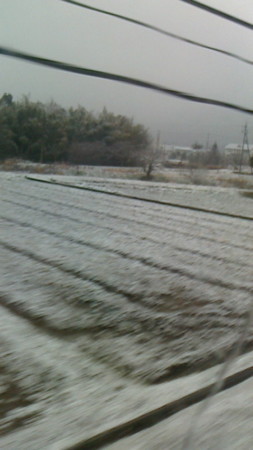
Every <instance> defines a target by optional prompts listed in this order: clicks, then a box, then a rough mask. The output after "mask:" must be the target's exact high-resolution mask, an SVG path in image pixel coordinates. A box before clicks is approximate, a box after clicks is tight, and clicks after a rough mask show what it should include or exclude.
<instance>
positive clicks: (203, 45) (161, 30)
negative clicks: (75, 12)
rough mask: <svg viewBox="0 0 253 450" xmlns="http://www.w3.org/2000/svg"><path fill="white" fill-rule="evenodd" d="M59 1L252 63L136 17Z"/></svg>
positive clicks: (71, 0)
mask: <svg viewBox="0 0 253 450" xmlns="http://www.w3.org/2000/svg"><path fill="white" fill-rule="evenodd" d="M60 1H62V2H65V3H69V4H71V5H74V6H79V7H81V8H84V9H88V10H90V11H94V12H97V13H101V14H106V15H107V16H111V17H115V18H116V19H121V20H125V21H126V22H130V23H133V24H135V25H139V26H142V27H144V28H147V29H149V30H152V31H155V32H157V33H160V34H163V35H165V36H168V37H171V38H172V39H176V40H178V41H181V42H185V43H187V44H190V45H194V46H196V47H200V48H204V49H205V50H210V51H213V52H216V53H221V54H222V55H225V56H229V57H231V58H234V59H237V60H239V61H241V62H244V63H246V64H250V65H253V61H252V60H249V59H247V58H244V57H243V56H240V55H237V54H236V53H233V52H229V51H227V50H222V49H220V48H217V47H213V46H210V45H205V44H201V43H200V42H197V41H193V40H192V39H188V38H185V37H183V36H180V35H178V34H175V33H171V32H170V31H166V30H163V29H162V28H159V27H156V26H154V25H151V24H148V23H145V22H142V21H140V20H137V19H132V18H130V17H127V16H123V15H121V14H116V13H113V12H110V11H106V10H104V9H100V8H95V7H93V6H90V5H86V4H84V3H80V2H77V1H75V0H60Z"/></svg>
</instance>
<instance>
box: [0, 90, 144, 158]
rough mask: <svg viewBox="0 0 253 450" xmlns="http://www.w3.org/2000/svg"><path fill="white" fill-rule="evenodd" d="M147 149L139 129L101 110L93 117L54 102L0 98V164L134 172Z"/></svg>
mask: <svg viewBox="0 0 253 450" xmlns="http://www.w3.org/2000/svg"><path fill="white" fill-rule="evenodd" d="M149 144H150V137H149V134H148V131H147V130H146V129H145V127H144V126H143V125H140V124H135V123H134V121H133V120H132V119H130V118H128V117H125V116H123V115H116V114H113V113H111V112H109V111H107V109H106V108H104V109H103V111H102V112H101V113H100V114H94V113H93V112H90V111H87V110H86V109H85V108H84V107H82V106H78V107H77V108H68V109H65V108H63V107H61V106H59V105H58V104H56V103H55V102H53V101H51V102H50V103H47V104H44V103H41V102H32V101H30V100H29V98H28V97H23V98H22V99H21V100H19V101H14V100H13V97H12V95H11V94H7V93H6V94H4V95H3V96H2V97H1V98H0V160H5V159H8V158H21V159H24V160H29V161H34V162H40V163H52V162H56V161H64V162H68V163H73V164H91V165H119V166H135V165H139V164H140V163H141V161H142V159H143V153H144V152H145V150H146V148H148V146H149Z"/></svg>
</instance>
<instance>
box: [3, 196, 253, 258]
mask: <svg viewBox="0 0 253 450" xmlns="http://www.w3.org/2000/svg"><path fill="white" fill-rule="evenodd" d="M2 201H4V202H8V203H14V204H16V205H17V203H15V202H13V201H10V200H2ZM18 205H19V206H23V207H24V208H27V209H31V210H34V211H40V212H42V213H46V214H49V215H54V214H55V213H51V212H48V211H47V210H43V209H41V208H38V207H34V206H29V205H25V204H21V203H18ZM65 206H66V205H65ZM77 209H81V208H77ZM82 209H83V208H82ZM86 211H88V212H91V213H93V214H94V213H95V214H96V215H102V216H103V217H105V218H108V217H110V218H113V219H117V220H120V221H126V222H127V223H130V224H131V225H133V224H138V225H142V226H145V227H149V228H151V229H157V230H162V231H169V232H175V233H176V234H177V235H178V234H179V235H182V236H187V237H188V238H189V237H193V238H196V233H195V234H194V233H192V232H189V231H183V230H181V229H180V228H179V227H171V226H168V225H167V226H163V225H160V224H157V223H153V224H152V223H147V222H146V221H142V220H137V219H134V218H129V217H128V218H127V217H126V218H125V217H124V218H122V217H120V216H118V215H114V214H112V213H106V212H104V213H101V212H99V211H94V210H92V209H88V210H87V209H86ZM56 214H58V213H56ZM56 217H57V216H56ZM59 217H60V218H66V217H68V216H65V215H61V216H59ZM71 220H72V221H73V218H71ZM79 223H84V224H85V222H82V221H81V222H80V221H79ZM182 225H184V224H183V223H182V222H181V223H180V226H182ZM184 228H185V227H184ZM195 228H196V225H195ZM210 231H211V232H213V231H214V230H213V228H210ZM207 232H208V229H207V228H205V233H207ZM130 234H131V233H130ZM217 234H218V235H219V230H217ZM197 238H198V240H203V241H206V242H211V243H216V244H217V243H220V244H225V245H229V247H233V248H238V249H240V250H246V251H252V250H253V247H252V246H245V245H243V244H240V245H238V244H236V243H234V242H232V243H231V241H228V240H221V239H220V240H218V239H217V238H211V237H207V236H205V235H203V234H202V235H199V234H198V236H197Z"/></svg>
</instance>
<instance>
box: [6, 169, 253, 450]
mask: <svg viewBox="0 0 253 450" xmlns="http://www.w3.org/2000/svg"><path fill="white" fill-rule="evenodd" d="M54 178H55V177H54ZM64 181H66V180H64ZM69 181H72V182H73V180H69ZM78 182H80V179H79V180H78ZM81 182H82V183H85V182H86V183H88V184H89V183H90V180H86V181H85V180H81ZM94 183H95V180H93V185H94ZM96 185H97V184H96ZM139 185H140V186H141V193H142V194H144V195H146V196H149V195H150V196H151V195H153V191H152V190H154V189H158V190H159V189H160V188H161V189H164V188H163V186H160V188H159V186H158V185H157V186H158V188H156V187H153V185H151V186H150V185H149V184H145V183H137V184H135V185H134V187H133V186H129V185H127V186H126V187H124V186H123V187H122V186H121V187H120V186H118V187H117V189H127V192H131V190H133V189H134V190H136V189H137V190H138V192H139ZM136 186H137V187H136ZM145 186H146V187H145ZM100 187H101V186H100ZM106 187H107V189H109V190H114V189H115V185H114V184H113V182H109V181H108V182H107V183H106ZM173 189H174V188H172V191H171V192H170V193H166V195H170V201H177V200H173V199H171V196H173V195H177V192H176V194H175V193H174V190H173ZM210 189H211V188H209V191H206V190H203V188H202V190H201V189H200V188H198V189H196V192H195V193H196V195H198V196H199V198H200V199H201V200H199V201H198V204H199V203H200V202H201V201H202V202H203V204H205V207H207V206H208V205H209V204H210V196H212V195H213V194H212V191H211V190H210ZM0 191H1V199H0V247H1V253H0V272H1V276H0V305H1V316H0V340H1V347H0V349H1V350H0V351H1V354H0V368H1V378H0V389H1V392H2V393H3V399H4V402H2V403H0V434H1V435H2V443H3V445H2V447H3V448H10V449H16V448H17V449H18V448H19V449H20V448H24V449H25V448H26V449H27V448H28V449H34V448H50V445H51V444H53V443H54V442H57V440H60V439H61V438H63V437H73V436H75V435H76V434H78V433H82V434H84V435H87V436H89V435H91V434H92V433H95V432H97V430H99V429H100V428H101V427H106V426H107V425H109V424H110V425H111V424H112V423H114V422H117V421H118V420H120V419H121V420H122V421H123V420H125V419H126V417H128V416H131V415H137V414H138V413H140V412H143V410H147V409H148V408H150V409H151V408H152V407H155V406H158V405H160V404H163V403H164V402H165V400H166V399H167V400H168V399H171V397H172V396H173V395H174V396H175V395H177V396H178V389H179V391H180V395H181V394H182V393H183V392H187V390H189V389H190V390H191V389H192V387H193V386H198V387H199V385H201V383H202V384H205V383H206V380H207V378H206V377H207V375H204V374H202V375H201V374H200V375H198V377H200V378H196V377H197V375H194V376H190V378H189V377H187V378H184V377H183V378H181V379H180V378H178V379H177V380H175V381H173V382H168V380H173V379H175V378H177V377H178V376H179V375H180V376H184V375H187V374H190V373H192V372H194V371H196V372H197V371H199V370H202V369H206V368H208V367H211V366H213V365H214V364H216V363H219V362H221V361H222V360H223V359H224V357H225V355H226V354H227V351H228V349H229V348H230V347H231V345H232V344H233V343H234V342H235V341H236V340H237V338H238V336H239V335H240V333H241V332H242V330H243V328H244V324H245V316H246V313H247V311H248V309H249V306H250V303H251V300H252V291H253V284H252V267H253V260H252V250H253V240H252V222H250V221H246V220H239V219H232V218H228V217H221V216H215V215H210V214H205V213H200V212H195V211H189V210H183V209H179V208H173V207H168V206H162V205H156V204H148V203H144V202H138V201H135V200H131V199H123V198H116V197H110V196H107V195H105V194H98V193H93V192H88V191H83V190H75V189H69V188H66V187H61V186H56V185H47V184H41V183H36V182H32V181H28V180H26V179H25V178H24V176H22V175H17V174H11V173H0ZM237 194H238V193H237V191H234V199H233V198H231V201H230V202H228V201H227V202H226V208H227V209H228V212H231V213H236V212H237V211H238V210H235V209H234V208H235V204H236V195H237ZM159 195H160V194H159ZM184 195H186V194H185V192H184ZM220 195H223V194H222V193H221V194H220ZM226 195H231V196H233V190H232V191H230V193H229V194H228V193H225V192H224V196H226ZM191 196H192V198H193V191H191ZM205 196H206V197H207V199H206V200H205ZM215 196H216V203H215V207H217V208H218V207H219V205H221V200H220V198H221V197H219V194H218V192H217V193H216V194H215ZM225 198H227V197H225ZM182 199H183V195H182ZM222 199H223V197H222ZM222 201H223V200H222ZM244 202H245V203H244ZM217 205H218V206H217ZM249 205H252V201H251V200H250V199H244V198H243V201H242V203H241V204H240V214H243V215H248V214H250V212H249V207H248V206H249ZM199 206H201V205H200V204H199ZM212 209H214V207H213V208H212ZM237 213H238V212H237ZM251 334H252V333H249V335H248V337H247V348H248V349H251V348H253V338H252V335H251ZM210 370H211V371H212V369H210ZM206 373H209V375H210V374H212V373H213V372H210V371H209V372H206ZM194 377H195V378H194ZM189 380H192V382H191V383H190V382H189ZM194 380H195V381H194ZM161 381H164V382H165V383H161V384H158V385H157V384H155V383H157V382H161ZM208 382H210V379H208ZM173 383H174V384H173ZM175 383H178V384H175ZM180 383H181V384H180ZM130 447H131V446H130ZM130 447H129V448H130ZM131 448H135V447H131ZM136 448H137V447H136ZM146 448H147V447H146ZM159 448H162V447H159ZM171 448H172V447H171Z"/></svg>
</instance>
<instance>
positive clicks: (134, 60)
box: [0, 0, 253, 146]
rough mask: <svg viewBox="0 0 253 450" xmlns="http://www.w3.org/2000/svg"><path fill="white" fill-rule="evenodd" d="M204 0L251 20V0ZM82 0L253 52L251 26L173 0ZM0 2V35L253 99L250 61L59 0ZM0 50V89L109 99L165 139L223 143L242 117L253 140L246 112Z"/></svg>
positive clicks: (78, 100)
mask: <svg viewBox="0 0 253 450" xmlns="http://www.w3.org/2000/svg"><path fill="white" fill-rule="evenodd" d="M79 1H80V2H81V1H82V0H79ZM202 2H203V3H204V2H205V3H206V4H209V5H211V6H214V7H216V8H218V9H222V10H224V11H226V12H228V13H230V14H233V15H236V16H238V17H240V18H242V19H244V20H246V21H249V22H253V1H252V0H240V1H238V0H202ZM83 3H84V0H83ZM85 3H86V1H85ZM87 3H89V4H91V5H92V6H96V7H100V8H104V9H108V10H110V11H114V12H117V13H119V14H125V15H127V16H130V17H133V18H137V19H139V20H142V21H145V22H148V23H151V24H153V25H156V26H159V27H161V28H164V29H167V30H168V31H171V32H174V33H177V34H181V35H183V36H185V37H188V38H190V39H194V40H197V41H200V42H202V43H205V44H208V45H212V46H218V47H220V48H222V49H225V50H228V51H232V52H235V53H238V54H240V55H242V56H244V57H247V58H249V59H253V56H252V50H253V31H251V30H249V29H246V28H244V27H242V26H239V25H236V24H233V23H231V22H228V21H226V20H224V19H221V18H218V17H215V16H213V15H211V14H208V13H207V12H205V11H201V10H199V9H197V8H194V7H192V6H190V5H187V4H185V3H183V2H181V1H180V0H121V1H120V0H93V1H91V0H90V1H88V0H87ZM0 6H1V11H0V42H1V45H4V46H8V47H12V48H14V49H18V50H22V51H25V52H29V53H32V54H36V55H38V56H42V57H47V58H52V59H57V60H61V61H65V62H69V63H72V64H76V65H81V66H85V67H89V68H93V69H98V70H104V71H108V72H115V73H118V74H122V75H128V76H131V77H135V78H140V79H143V80H146V81H151V82H154V83H157V84H161V85H164V86H167V87H170V88H172V89H178V90H182V91H185V92H190V93H193V94H196V95H200V96H207V97H212V98H216V99H220V100H225V101H228V102H231V103H238V104H240V105H243V106H245V107H248V108H251V109H252V108H253V89H252V79H253V66H249V65H246V64H244V63H241V62H239V61H235V60H233V59H231V58H229V57H225V56H222V55H219V54H216V53H212V52H208V51H206V50H204V49H199V48H196V47H193V46H191V45H187V44H184V43H182V42H178V41H175V40H173V39H171V38H168V37H165V36H162V35H159V34H157V33H155V32H153V31H150V30H146V29H144V28H141V27H138V26H136V25H133V24H129V23H126V22H123V21H120V20H117V19H114V18H111V17H108V16H104V15H101V14H97V13H94V12H91V11H87V10H84V9H82V8H78V7H74V6H71V5H68V4H66V3H64V2H62V1H60V0H0ZM0 58H1V70H0V89H1V90H0V95H2V94H3V93H4V92H10V93H12V94H13V96H14V98H15V99H18V98H20V97H21V96H22V95H23V94H29V95H30V98H31V100H34V101H37V100H40V101H43V102H46V101H50V100H51V99H53V100H55V101H56V102H57V103H59V104H61V105H63V106H65V107H68V106H77V105H78V104H80V105H82V106H85V107H86V108H87V109H89V110H93V111H94V112H99V111H100V110H101V109H102V108H103V106H106V107H107V108H108V109H109V110H110V111H113V112H115V113H119V114H125V115H127V116H130V117H133V118H134V119H135V120H136V121H138V122H140V123H143V124H144V125H145V126H147V127H148V128H149V129H150V131H151V132H152V134H153V135H155V134H156V131H157V130H160V131H161V140H162V142H166V143H169V144H172V143H177V144H182V145H191V144H192V143H193V142H195V141H199V142H202V143H203V144H205V142H206V140H207V136H208V135H209V141H210V142H211V143H212V142H213V141H215V140H216V141H217V142H218V143H219V144H220V145H221V146H222V145H225V144H227V143H229V142H241V140H242V134H241V129H242V125H243V124H244V123H245V122H246V121H247V122H248V125H249V139H250V143H252V142H253V118H252V117H251V116H248V115H245V114H241V113H237V112H233V111H229V110H226V109H223V108H218V107H214V106H208V105H200V104H197V103H192V102H186V101H183V100H180V99H175V98H171V97H168V96H166V95H163V94H158V93H154V92H150V91H148V90H145V89H143V88H137V87H131V86H126V85H123V84H120V83H115V82H112V81H107V80H98V79H92V78H89V77H84V76H81V75H75V74H70V73H66V72H60V71H58V70H53V69H49V68H44V67H41V66H36V65H33V64H30V63H26V62H21V61H18V60H15V59H11V58H9V57H5V56H0Z"/></svg>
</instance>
